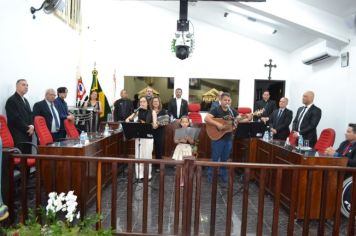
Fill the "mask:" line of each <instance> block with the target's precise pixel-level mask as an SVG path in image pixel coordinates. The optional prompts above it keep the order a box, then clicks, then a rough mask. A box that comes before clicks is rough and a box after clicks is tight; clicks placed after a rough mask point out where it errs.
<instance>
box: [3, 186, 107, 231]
mask: <svg viewBox="0 0 356 236" xmlns="http://www.w3.org/2000/svg"><path fill="white" fill-rule="evenodd" d="M77 207H78V203H77V196H76V195H74V191H69V192H68V193H67V194H65V193H60V194H57V193H56V192H51V193H49V194H48V201H47V206H46V208H45V209H44V208H43V207H41V208H40V209H38V210H37V211H38V212H39V213H40V215H41V216H42V221H43V223H42V224H40V222H38V218H37V216H36V211H35V210H33V209H29V217H28V219H27V220H26V223H25V224H19V225H18V226H17V227H16V228H9V229H5V232H6V235H11V236H13V235H16V236H22V235H25V236H27V235H31V236H32V235H43V236H59V235H60V236H62V235H65V236H88V235H90V236H111V235H112V233H113V232H112V231H111V230H110V229H100V230H96V229H95V228H94V225H95V224H96V223H97V222H99V221H100V220H102V216H100V215H99V214H96V215H94V216H86V217H84V220H83V221H81V220H80V212H79V211H77ZM65 213H66V214H65ZM64 214H65V216H64V217H65V220H64V221H63V220H60V219H59V218H63V215H64ZM75 219H76V220H75Z"/></svg>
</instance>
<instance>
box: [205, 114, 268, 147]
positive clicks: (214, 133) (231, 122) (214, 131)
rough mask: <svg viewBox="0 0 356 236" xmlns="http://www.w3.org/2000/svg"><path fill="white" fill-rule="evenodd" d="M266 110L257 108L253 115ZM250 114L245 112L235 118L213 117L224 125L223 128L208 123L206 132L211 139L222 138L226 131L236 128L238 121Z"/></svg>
mask: <svg viewBox="0 0 356 236" xmlns="http://www.w3.org/2000/svg"><path fill="white" fill-rule="evenodd" d="M263 112H264V109H261V110H257V111H255V112H253V113H251V115H252V116H258V115H260V114H262V113H263ZM247 115H248V114H245V115H243V116H241V117H237V118H235V119H224V118H213V120H214V121H216V122H218V123H220V124H222V125H223V128H222V129H221V130H219V129H218V127H216V126H215V125H212V124H209V123H206V124H205V126H206V133H207V134H208V137H209V138H210V139H211V140H214V141H215V140H218V139H220V138H222V137H223V136H224V135H225V134H226V133H231V132H233V131H234V129H236V127H237V124H238V122H240V121H241V120H243V119H245V118H246V116H247Z"/></svg>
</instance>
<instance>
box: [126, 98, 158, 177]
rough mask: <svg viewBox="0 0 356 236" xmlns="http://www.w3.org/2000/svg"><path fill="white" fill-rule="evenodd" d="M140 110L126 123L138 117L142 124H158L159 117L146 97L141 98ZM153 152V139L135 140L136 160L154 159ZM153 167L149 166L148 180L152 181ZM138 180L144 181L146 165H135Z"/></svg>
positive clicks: (154, 126)
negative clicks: (149, 105) (151, 108)
mask: <svg viewBox="0 0 356 236" xmlns="http://www.w3.org/2000/svg"><path fill="white" fill-rule="evenodd" d="M139 102H140V109H139V110H138V111H137V112H134V113H132V114H131V115H130V116H129V117H128V118H127V119H126V120H125V121H126V122H130V121H133V120H134V119H135V118H136V117H137V119H138V120H137V121H138V122H140V123H148V124H156V123H157V115H156V113H153V112H152V111H151V110H150V109H149V107H148V102H147V98H146V97H141V98H140V101H139ZM152 126H153V128H157V126H156V125H152ZM152 151H153V139H151V138H136V139H135V158H136V159H152ZM151 169H152V165H151V164H150V165H149V171H148V178H149V179H151V177H152V174H151ZM135 171H136V178H137V179H140V180H142V179H143V177H144V176H143V174H144V165H143V164H136V165H135Z"/></svg>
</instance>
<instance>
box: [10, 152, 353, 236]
mask: <svg viewBox="0 0 356 236" xmlns="http://www.w3.org/2000/svg"><path fill="white" fill-rule="evenodd" d="M14 157H16V158H22V159H23V160H21V166H22V167H21V170H22V171H21V179H22V180H23V181H22V183H21V191H22V198H21V204H22V209H24V210H23V211H22V212H21V214H20V216H21V217H20V220H21V221H22V222H23V221H24V219H25V218H26V216H27V190H26V187H27V186H26V185H27V182H28V178H27V170H26V165H25V164H26V161H25V159H27V158H34V159H36V169H37V171H36V190H35V193H36V207H37V206H39V205H40V203H41V199H40V196H41V193H42V191H41V182H42V177H41V163H42V162H43V161H49V162H50V163H52V164H51V171H54V172H53V173H54V174H53V175H54V176H55V175H56V174H55V173H56V170H55V169H56V163H57V162H58V161H66V162H65V163H67V164H66V165H69V168H70V169H71V165H72V163H73V161H75V162H93V163H96V168H97V169H96V186H97V188H96V210H97V213H101V209H102V206H101V196H102V185H103V184H104V183H103V181H102V179H101V178H102V171H103V169H104V164H106V165H107V164H110V166H109V167H110V170H111V174H112V176H117V174H118V167H119V166H120V165H126V164H127V165H128V177H127V180H128V182H127V215H126V216H127V221H126V222H127V225H126V233H123V235H125V234H132V233H135V234H136V232H133V224H132V220H133V215H132V207H133V194H132V193H133V187H132V184H133V181H132V179H133V176H134V164H137V163H143V164H144V177H145V178H144V182H143V203H142V204H143V212H142V216H143V217H142V229H141V230H142V231H141V234H142V235H145V234H148V233H149V232H148V215H147V211H148V198H149V196H148V165H149V164H159V165H160V174H159V195H158V197H159V205H158V216H157V217H158V218H157V222H158V227H157V233H158V234H163V233H165V232H164V230H163V221H164V218H163V217H164V210H163V208H164V199H165V188H164V185H165V167H166V166H176V167H177V168H176V175H175V183H174V184H175V194H174V195H173V196H174V204H175V205H174V224H173V229H172V233H174V234H182V235H191V234H194V235H198V234H199V214H200V207H201V205H200V204H201V198H200V196H201V195H202V194H204V193H203V192H202V190H201V187H202V175H203V174H202V169H203V168H204V167H208V166H210V167H213V178H212V183H211V185H212V188H211V189H212V190H211V193H210V194H211V198H210V199H211V203H210V205H211V212H210V220H211V226H210V235H214V234H215V233H216V232H215V231H216V229H215V222H216V221H215V218H216V215H217V211H216V209H217V208H216V204H217V186H218V185H217V183H218V180H217V177H218V168H219V167H227V168H228V170H229V171H228V173H229V175H228V183H227V187H228V189H227V208H226V221H225V234H226V235H230V234H231V233H232V232H231V228H232V226H233V222H232V204H233V201H234V191H233V188H234V176H235V170H236V169H243V170H244V174H245V175H244V181H243V183H242V184H241V188H242V190H243V191H242V203H241V204H242V205H241V207H242V216H241V228H240V230H241V232H239V233H241V235H246V233H247V228H248V225H247V220H248V205H249V186H250V178H252V170H258V171H259V173H260V175H259V176H258V177H257V178H256V180H257V181H259V191H258V214H257V219H256V223H257V225H256V234H257V235H262V233H263V217H264V212H263V209H264V204H265V203H264V196H265V191H267V190H265V188H266V184H267V183H266V182H265V177H266V175H268V172H267V171H272V172H273V173H274V177H275V179H276V185H275V186H274V190H273V195H274V204H273V213H272V224H271V226H272V227H271V228H272V229H271V230H272V231H271V232H272V234H273V235H277V234H278V230H279V217H280V216H279V211H280V205H281V197H282V196H281V189H282V181H283V177H282V176H283V174H284V173H285V172H290V173H291V175H292V178H291V179H292V182H293V183H296V182H297V181H298V176H299V174H300V173H301V172H304V173H306V176H307V177H306V179H307V185H306V186H307V187H306V189H307V190H306V192H305V200H304V201H305V202H303V204H305V205H304V206H305V211H304V223H303V235H308V233H309V221H310V219H309V218H310V217H309V214H310V209H311V207H312V200H311V199H312V191H311V189H312V186H313V184H314V183H313V182H314V179H313V175H314V173H316V172H319V173H320V172H322V180H321V181H322V182H321V199H322V200H321V202H320V214H319V216H320V218H319V219H320V220H319V225H318V234H320V235H323V234H324V233H325V219H326V217H325V214H326V213H325V212H326V208H327V206H326V202H327V200H328V197H329V196H328V192H327V191H328V184H329V182H330V181H331V180H330V178H329V177H330V176H329V174H330V173H331V172H334V173H337V184H336V185H337V193H336V194H335V195H337V197H336V202H335V204H336V209H335V212H336V213H335V216H334V218H333V219H334V225H333V234H335V235H338V234H339V228H340V225H341V223H340V222H341V219H340V204H341V188H342V183H343V179H344V174H345V173H351V174H352V175H353V179H354V180H356V168H350V167H341V166H306V165H288V164H265V163H238V162H223V163H220V162H211V161H199V160H196V159H194V157H187V158H185V159H184V160H183V161H175V160H155V159H153V160H152V159H127V158H122V157H93V156H59V155H22V154H16V155H13V156H12V155H9V158H14ZM9 163H10V167H9V168H10V172H11V171H13V170H14V166H13V162H12V161H10V162H9ZM181 169H182V170H183V173H184V189H183V199H182V196H181V194H180V193H181V192H180V191H182V190H181V189H180V187H179V184H180V179H179V178H180V170H181ZM66 177H68V178H70V179H71V176H66ZM53 178H54V179H52V183H55V181H56V180H55V177H53ZM117 182H118V181H117V179H116V178H112V179H111V185H112V191H111V192H112V193H111V194H112V195H111V203H112V209H111V226H112V228H114V229H115V228H116V214H117V213H116V210H117V209H118V208H120V207H122V206H121V205H120V204H117V203H116V199H117V190H118V186H117ZM354 183H355V182H354ZM70 184H72V183H71V182H70ZM336 185H335V186H336ZM354 186H355V184H353V190H352V197H351V199H354V200H355V201H352V204H351V213H350V217H351V218H350V220H349V225H348V232H349V235H352V234H353V233H354V232H353V230H354V218H355V213H356V204H353V203H356V190H354ZM13 187H14V186H12V188H13ZM52 187H53V188H54V187H55V186H53V185H52ZM12 190H13V189H12ZM12 190H11V191H12ZM297 191H298V190H297V189H296V188H292V192H291V205H290V206H289V211H288V213H289V218H288V227H287V229H286V230H287V232H286V235H293V233H294V228H295V227H294V225H295V221H294V220H295V214H294V213H295V209H296V208H297V205H295V202H296V198H297V194H298V192H297ZM9 196H12V195H11V194H10V195H9ZM181 200H183V204H182V205H181ZM193 201H194V202H193ZM79 205H80V207H81V209H82V208H85V205H86V204H85V202H80V203H79ZM13 206H14V204H13V203H11V204H10V207H13ZM193 206H194V207H193ZM180 211H182V212H180ZM180 214H182V222H180V220H179V218H180ZM192 226H193V227H192ZM97 228H98V229H99V228H101V222H99V223H98V224H97ZM180 231H181V232H180ZM191 231H193V232H191ZM234 233H236V232H234ZM150 234H151V233H150Z"/></svg>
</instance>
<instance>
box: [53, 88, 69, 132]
mask: <svg viewBox="0 0 356 236" xmlns="http://www.w3.org/2000/svg"><path fill="white" fill-rule="evenodd" d="M67 94H68V89H67V88H66V87H59V88H57V98H56V99H55V100H54V105H55V106H56V108H57V111H58V113H59V119H60V128H59V134H58V138H65V137H66V134H67V133H66V130H65V127H64V120H65V119H68V120H70V121H71V122H74V116H73V115H72V114H70V113H69V111H68V105H67V102H66V101H65V100H64V99H66V97H67Z"/></svg>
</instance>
